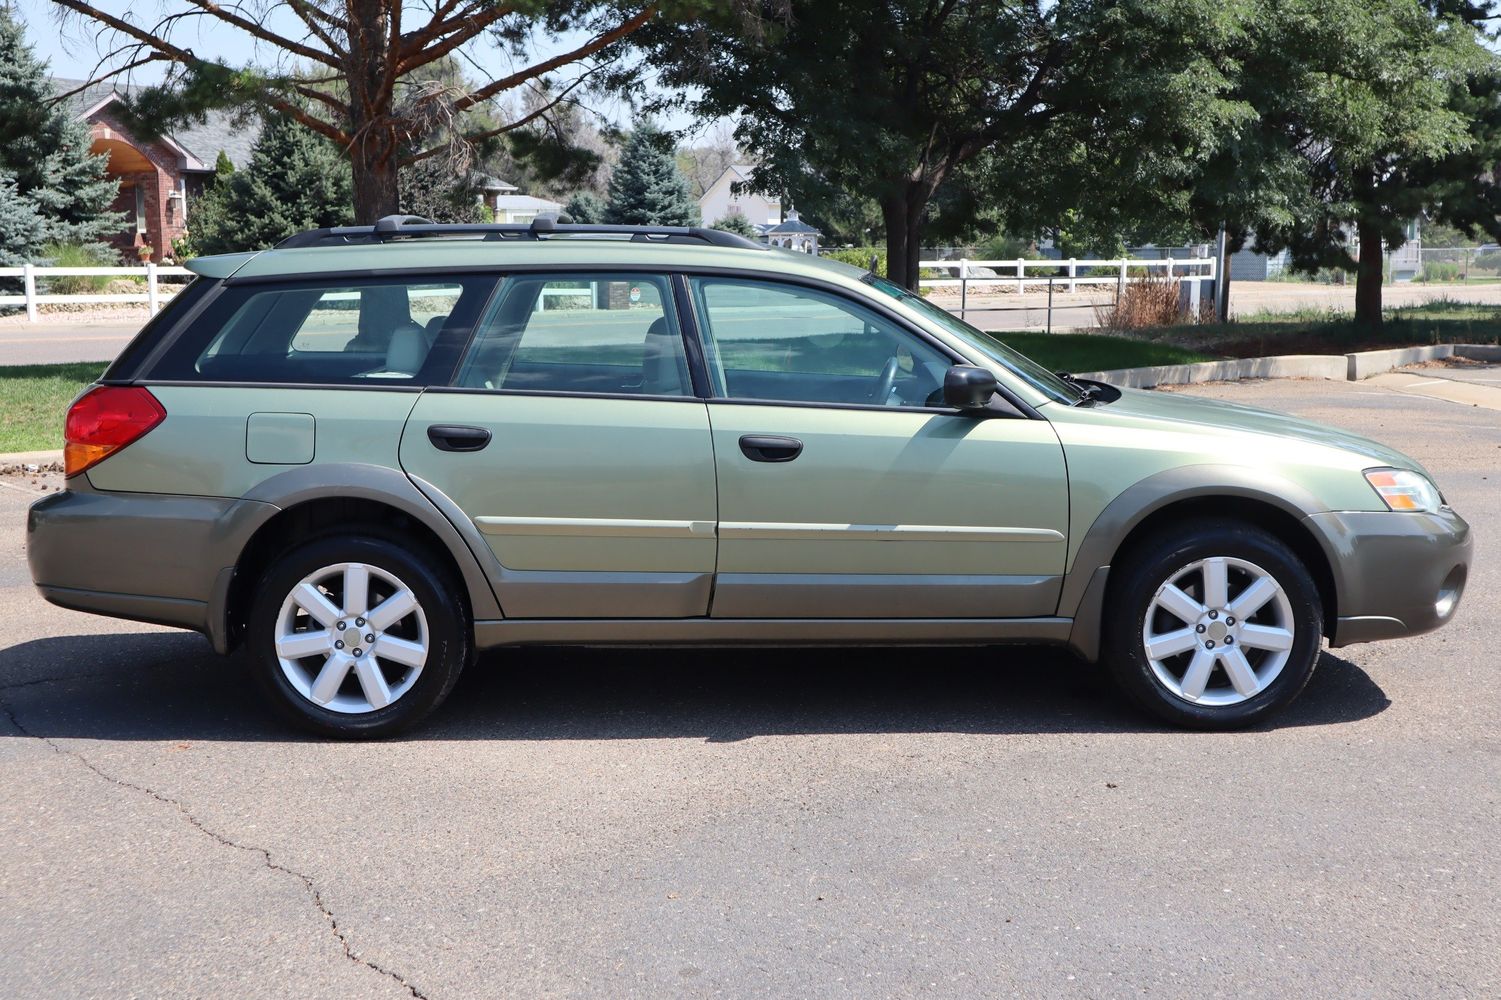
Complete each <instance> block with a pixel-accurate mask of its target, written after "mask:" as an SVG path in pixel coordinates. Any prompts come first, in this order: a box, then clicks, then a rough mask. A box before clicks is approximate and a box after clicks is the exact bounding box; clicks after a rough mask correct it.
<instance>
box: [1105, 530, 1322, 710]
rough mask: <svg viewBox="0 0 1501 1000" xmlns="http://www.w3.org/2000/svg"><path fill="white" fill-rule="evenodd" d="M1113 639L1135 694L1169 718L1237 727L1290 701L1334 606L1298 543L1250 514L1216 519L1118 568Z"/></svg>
mask: <svg viewBox="0 0 1501 1000" xmlns="http://www.w3.org/2000/svg"><path fill="white" fill-rule="evenodd" d="M1111 577H1112V578H1111V585H1110V596H1109V603H1108V604H1107V610H1106V617H1105V622H1104V632H1103V636H1102V638H1103V640H1104V644H1103V646H1102V649H1101V653H1102V657H1103V659H1104V662H1105V665H1106V666H1107V668H1108V669H1109V670H1110V673H1111V675H1112V676H1113V677H1114V678H1115V680H1116V682H1117V684H1118V685H1119V686H1120V687H1121V688H1122V689H1123V690H1124V691H1125V692H1126V694H1127V695H1129V696H1130V697H1131V699H1132V700H1133V701H1135V702H1137V703H1138V704H1140V705H1141V706H1142V707H1144V708H1146V709H1147V710H1148V711H1150V712H1152V713H1154V714H1155V715H1157V716H1158V717H1160V718H1162V719H1165V720H1167V721H1169V722H1172V723H1175V724H1178V725H1184V726H1191V727H1194V728H1200V729H1234V728H1239V727H1243V726H1249V725H1252V724H1254V723H1256V722H1259V721H1261V720H1262V719H1265V718H1266V717H1267V716H1269V715H1271V714H1273V713H1274V712H1276V711H1278V710H1279V709H1281V708H1283V707H1284V706H1286V705H1287V704H1288V703H1289V702H1291V701H1292V700H1293V699H1294V698H1296V697H1297V696H1298V693H1299V692H1301V691H1302V690H1303V687H1304V685H1306V684H1307V683H1308V678H1309V677H1310V676H1311V675H1312V673H1313V668H1314V665H1315V663H1316V662H1317V660H1318V656H1319V648H1320V644H1321V639H1322V634H1323V610H1322V607H1321V605H1320V602H1319V594H1318V589H1317V587H1316V586H1315V585H1314V582H1313V580H1312V579H1311V577H1310V576H1309V572H1308V570H1307V568H1306V567H1305V566H1304V565H1303V564H1302V562H1301V561H1299V559H1298V557H1297V555H1296V554H1294V553H1293V551H1292V550H1291V549H1290V548H1288V546H1287V545H1286V544H1284V543H1283V542H1282V541H1281V540H1280V539H1278V538H1277V537H1276V536H1275V535H1272V534H1271V533H1269V532H1267V531H1264V530H1262V529H1260V528H1258V527H1255V526H1253V525H1250V524H1244V523H1241V522H1237V521H1228V520H1205V521H1196V522H1192V523H1190V524H1186V525H1184V526H1182V527H1181V528H1178V529H1175V530H1173V531H1171V532H1166V533H1162V534H1158V535H1156V536H1154V537H1152V538H1150V539H1147V540H1146V541H1145V542H1144V543H1142V544H1140V545H1138V546H1135V547H1133V549H1132V551H1131V552H1130V553H1128V554H1127V556H1126V560H1125V563H1124V565H1121V566H1118V567H1116V568H1114V569H1113V570H1112V574H1111Z"/></svg>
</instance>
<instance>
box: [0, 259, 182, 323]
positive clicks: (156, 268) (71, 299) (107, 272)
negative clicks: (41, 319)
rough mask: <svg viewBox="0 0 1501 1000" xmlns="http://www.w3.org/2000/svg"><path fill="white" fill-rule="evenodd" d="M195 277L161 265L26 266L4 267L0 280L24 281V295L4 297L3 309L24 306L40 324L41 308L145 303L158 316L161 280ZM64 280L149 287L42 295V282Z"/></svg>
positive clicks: (0, 270)
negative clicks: (138, 281)
mask: <svg viewBox="0 0 1501 1000" xmlns="http://www.w3.org/2000/svg"><path fill="white" fill-rule="evenodd" d="M191 274H192V272H191V271H189V270H188V269H187V268H185V267H168V266H164V265H160V264H147V265H145V266H144V267H37V266H36V265H35V264H26V265H24V266H22V267H0V278H20V279H21V283H22V293H21V294H20V295H0V306H20V305H24V306H25V307H26V318H27V319H28V320H31V321H32V322H36V319H37V307H38V306H39V305H63V304H69V303H84V304H90V303H111V304H116V303H118V304H128V303H145V304H146V306H147V307H148V308H150V310H151V311H152V312H153V313H155V312H156V311H157V310H158V309H160V308H161V305H162V293H163V287H162V282H161V280H160V279H162V278H164V277H188V276H190V275H191ZM62 277H80V278H89V277H109V278H144V279H145V281H146V285H145V289H144V290H143V291H140V292H97V293H92V294H84V295H53V294H50V293H44V294H38V292H37V279H38V278H62ZM172 291H175V289H171V290H168V292H167V294H169V295H170V294H172Z"/></svg>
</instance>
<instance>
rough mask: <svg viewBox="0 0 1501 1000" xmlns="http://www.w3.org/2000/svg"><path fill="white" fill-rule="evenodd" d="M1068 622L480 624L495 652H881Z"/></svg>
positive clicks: (980, 640)
mask: <svg viewBox="0 0 1501 1000" xmlns="http://www.w3.org/2000/svg"><path fill="white" fill-rule="evenodd" d="M1073 625H1074V623H1073V619H1071V618H896V619H890V618H887V619H849V618H676V619H622V618H606V619H600V618H590V619H524V618H509V619H505V620H503V621H477V622H475V623H474V638H475V644H476V645H477V646H478V647H479V648H481V649H490V648H493V647H496V646H527V645H564V646H615V645H621V646H635V645H640V646H679V645H681V646H718V645H733V646H744V645H762V646H803V645H809V646H821V645H836V646H886V645H915V646H930V645H935V646H936V645H949V644H957V645H971V646H973V645H988V644H990V643H1008V642H1014V643H1048V644H1053V643H1056V644H1063V643H1066V642H1068V638H1069V634H1070V632H1071V631H1072V630H1073Z"/></svg>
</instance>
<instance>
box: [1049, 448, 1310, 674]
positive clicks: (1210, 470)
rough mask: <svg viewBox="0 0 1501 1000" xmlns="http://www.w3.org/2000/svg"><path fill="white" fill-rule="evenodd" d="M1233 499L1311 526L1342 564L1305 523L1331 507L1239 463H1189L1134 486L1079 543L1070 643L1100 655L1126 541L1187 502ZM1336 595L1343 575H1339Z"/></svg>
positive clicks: (1064, 604)
mask: <svg viewBox="0 0 1501 1000" xmlns="http://www.w3.org/2000/svg"><path fill="white" fill-rule="evenodd" d="M1201 497H1227V498H1228V497H1233V498H1236V499H1241V500H1254V501H1257V502H1259V503H1264V504H1266V505H1267V506H1269V507H1274V508H1276V509H1278V510H1280V511H1282V512H1284V513H1286V514H1288V515H1290V516H1291V517H1293V518H1295V519H1296V520H1298V521H1299V522H1301V523H1303V524H1304V525H1305V526H1306V527H1308V528H1309V534H1311V535H1312V536H1313V537H1314V538H1315V539H1316V540H1317V541H1318V544H1319V546H1320V548H1321V549H1323V551H1324V556H1325V558H1326V559H1328V560H1329V563H1330V565H1331V566H1335V567H1337V566H1338V562H1337V561H1336V559H1335V552H1334V549H1333V546H1332V544H1331V542H1330V540H1329V539H1328V538H1326V537H1325V536H1324V533H1323V532H1322V531H1319V530H1317V529H1316V528H1314V527H1313V525H1312V523H1311V522H1309V521H1307V520H1305V519H1306V518H1307V517H1308V516H1309V515H1310V514H1318V513H1323V512H1325V511H1327V510H1328V509H1329V507H1328V506H1327V505H1326V504H1324V503H1323V502H1322V501H1320V500H1319V499H1318V498H1317V497H1315V496H1314V495H1313V494H1312V493H1309V492H1308V491H1307V490H1306V489H1304V488H1303V487H1301V486H1298V485H1297V484H1296V483H1293V482H1291V481H1290V480H1287V479H1285V478H1282V477H1279V476H1271V475H1268V474H1267V473H1266V472H1264V471H1261V470H1256V469H1250V468H1247V467H1246V466H1239V465H1186V466H1182V467H1179V468H1176V469H1168V470H1166V471H1164V472H1159V473H1157V474H1155V475H1152V476H1148V477H1147V478H1146V479H1143V480H1140V481H1139V482H1137V483H1135V484H1133V485H1131V486H1130V487H1128V488H1126V489H1125V490H1123V491H1122V492H1121V493H1120V494H1119V495H1117V496H1116V497H1115V499H1113V500H1111V501H1110V503H1108V504H1106V505H1105V509H1104V510H1102V511H1100V514H1099V516H1098V517H1096V518H1095V520H1094V523H1093V524H1092V525H1090V527H1089V530H1088V531H1087V532H1085V534H1084V539H1083V540H1082V541H1081V542H1080V543H1079V548H1078V551H1077V552H1076V553H1075V555H1074V559H1073V562H1072V564H1071V565H1070V567H1069V571H1068V572H1067V573H1066V574H1065V576H1064V580H1063V589H1062V592H1061V594H1060V595H1059V599H1058V614H1059V615H1060V616H1062V617H1066V618H1073V620H1074V627H1073V631H1072V633H1071V634H1070V636H1069V641H1068V645H1069V647H1070V648H1072V649H1073V650H1074V651H1075V652H1077V653H1078V654H1079V655H1081V656H1083V657H1084V658H1085V659H1088V660H1095V659H1097V658H1098V657H1099V649H1100V626H1101V619H1102V617H1103V615H1104V604H1105V588H1106V585H1107V580H1108V576H1109V572H1110V562H1111V560H1112V559H1113V558H1114V556H1115V553H1116V552H1117V551H1118V550H1119V549H1120V546H1121V543H1122V542H1124V541H1125V540H1126V537H1127V536H1128V535H1130V534H1131V532H1132V531H1133V530H1134V529H1135V528H1136V526H1137V525H1139V524H1141V522H1143V521H1144V520H1146V519H1147V518H1148V517H1150V516H1151V515H1153V514H1155V513H1156V512H1158V511H1160V510H1163V509H1164V508H1166V507H1168V506H1171V505H1172V504H1175V503H1178V502H1180V501H1183V500H1193V499H1197V498H1201ZM1333 575H1334V581H1335V588H1336V594H1337V592H1338V590H1339V587H1340V579H1339V572H1338V570H1337V569H1336V570H1335V572H1334V574H1333Z"/></svg>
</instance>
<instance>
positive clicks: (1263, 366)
mask: <svg viewBox="0 0 1501 1000" xmlns="http://www.w3.org/2000/svg"><path fill="white" fill-rule="evenodd" d="M1453 357H1458V358H1471V359H1473V360H1476V361H1501V345H1495V344H1435V345H1433V346H1431V347H1399V348H1395V349H1393V350H1386V351H1359V352H1357V353H1355V354H1279V355H1274V356H1272V357H1266V358H1240V359H1238V360H1234V361H1200V362H1198V363H1196V364H1188V365H1154V366H1150V367H1146V368H1116V369H1113V370H1111V371H1101V372H1080V373H1078V377H1079V378H1083V379H1090V380H1093V381H1096V382H1107V383H1109V384H1110V385H1115V386H1120V387H1122V388H1127V389H1150V388H1152V387H1153V386H1157V385H1188V384H1192V383H1195V382H1235V381H1238V380H1240V379H1247V378H1324V379H1337V380H1339V381H1341V382H1359V381H1360V380H1361V379H1365V378H1370V377H1371V376H1372V375H1379V374H1381V373H1382V372H1389V371H1391V370H1392V369H1394V368H1402V367H1405V366H1407V365H1413V364H1418V363H1420V362H1423V361H1435V360H1439V359H1442V358H1453Z"/></svg>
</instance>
